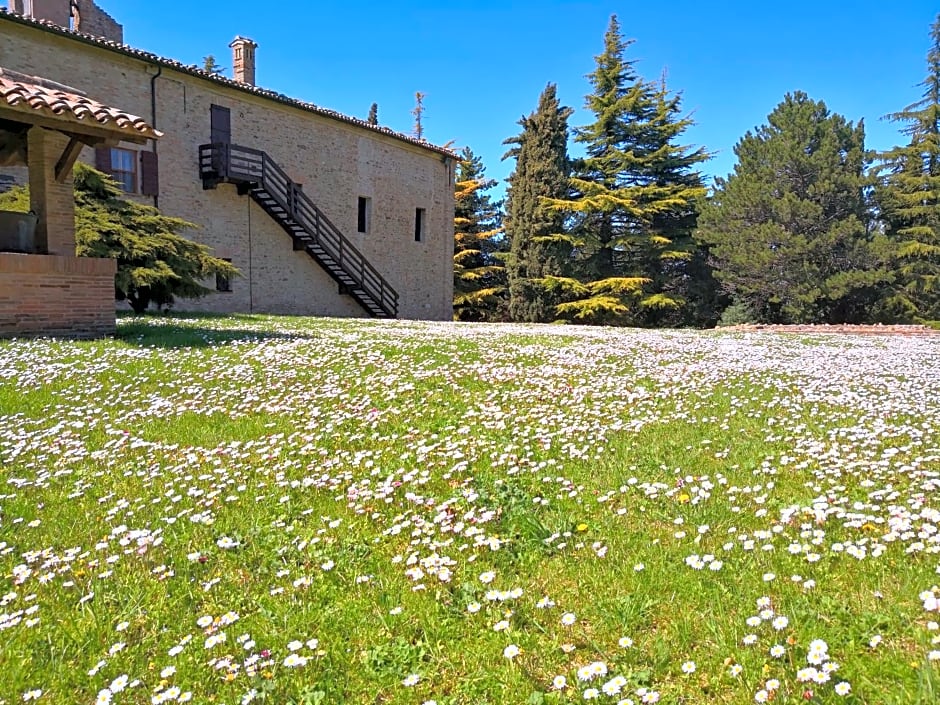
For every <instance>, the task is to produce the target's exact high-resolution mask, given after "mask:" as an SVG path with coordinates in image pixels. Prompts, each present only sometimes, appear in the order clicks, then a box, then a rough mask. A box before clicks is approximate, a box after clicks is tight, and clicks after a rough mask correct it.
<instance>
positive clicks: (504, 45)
mask: <svg viewBox="0 0 940 705" xmlns="http://www.w3.org/2000/svg"><path fill="white" fill-rule="evenodd" d="M97 1H98V4H99V5H100V6H101V7H103V8H104V9H105V10H107V11H108V12H110V13H111V14H112V15H114V17H115V18H116V19H117V20H118V21H119V22H121V23H122V24H123V25H124V30H125V41H126V42H128V43H129V44H131V45H133V46H135V47H138V48H141V49H146V50H149V51H153V52H155V53H158V54H161V55H164V56H167V57H170V58H174V59H178V60H180V61H182V62H184V63H194V64H199V65H201V64H202V59H203V57H204V56H206V55H207V54H213V55H215V57H216V59H217V60H218V62H219V63H220V64H221V65H222V66H223V67H225V68H226V69H230V67H231V63H232V62H231V58H230V55H229V52H230V50H229V48H228V43H229V42H230V41H231V40H232V38H233V37H234V36H235V35H236V34H241V35H244V36H248V37H251V38H252V39H254V40H255V41H257V42H258V44H259V45H260V46H259V49H258V53H257V56H258V76H257V81H258V84H259V85H261V86H263V87H265V88H270V89H273V90H276V91H279V92H282V93H285V94H287V95H290V96H293V97H297V98H301V99H304V100H308V101H310V102H313V103H316V104H318V105H321V106H324V107H327V108H331V109H334V110H338V111H340V112H343V113H346V114H350V115H355V116H359V117H363V118H364V117H365V116H366V115H367V113H368V110H369V105H370V104H371V103H372V102H373V101H374V102H377V103H378V105H379V120H380V122H381V123H382V124H383V125H387V126H389V127H391V128H393V129H396V130H399V131H404V132H409V131H410V130H411V128H412V122H413V118H412V116H411V114H410V110H411V109H412V108H413V107H414V94H415V91H421V92H423V93H425V94H426V96H427V97H426V98H425V108H426V113H425V117H424V125H425V136H426V138H427V139H429V140H430V141H432V142H434V143H436V144H443V143H446V142H449V141H453V143H454V144H455V145H456V146H459V147H462V146H464V145H469V146H470V147H471V148H472V149H473V150H474V152H476V153H477V154H478V155H480V156H482V158H483V160H484V164H485V166H486V168H487V174H488V176H490V177H492V178H497V179H500V180H502V179H505V178H506V176H508V174H509V172H510V171H511V169H512V164H513V162H512V161H511V160H508V161H505V162H503V161H500V160H501V157H502V155H503V154H504V152H505V147H504V146H503V145H502V142H503V140H504V139H506V138H507V137H509V136H512V135H514V134H516V133H517V132H518V125H517V124H516V122H517V120H518V119H519V118H520V117H521V116H522V115H523V114H528V113H530V112H531V111H532V110H533V109H534V108H535V106H536V102H537V100H538V96H539V93H540V92H541V90H542V89H543V88H544V86H545V84H546V83H547V82H549V81H551V82H554V83H556V84H557V85H558V91H559V96H560V98H561V99H562V101H563V102H564V103H565V104H566V105H570V106H572V107H574V108H576V110H577V112H576V113H575V114H574V116H573V117H572V119H571V124H572V125H581V124H585V123H587V122H589V121H590V119H591V118H590V114H589V113H586V112H585V111H584V109H583V105H584V96H585V94H586V93H587V92H588V90H589V84H588V82H587V80H586V78H585V75H586V74H587V73H589V72H590V71H592V70H593V68H594V57H595V55H597V54H599V53H600V52H601V50H602V48H603V35H604V31H605V29H606V28H607V23H608V19H609V17H610V15H611V14H613V13H616V14H617V15H618V17H619V19H620V22H621V25H622V27H623V31H624V34H625V36H626V37H628V38H632V39H635V40H636V41H635V44H634V45H633V46H632V47H631V49H630V50H629V53H628V57H632V58H636V59H638V60H639V64H638V66H637V68H638V70H639V72H640V73H641V74H642V75H643V76H644V77H646V78H650V79H652V78H658V77H659V76H660V75H661V73H662V71H663V69H666V70H667V71H668V77H669V85H670V86H671V88H672V89H673V90H676V91H681V92H682V95H683V107H684V109H685V110H687V111H688V112H690V113H692V115H693V118H694V119H695V121H696V122H697V124H696V126H695V127H694V128H692V129H690V130H689V131H688V132H687V133H686V141H687V142H688V143H689V144H694V145H704V146H705V147H706V148H708V149H709V150H711V151H712V152H715V153H716V156H715V158H714V159H713V160H712V161H710V162H708V163H707V164H706V165H705V166H704V171H705V173H706V174H708V175H709V176H714V175H724V174H727V173H728V172H730V171H731V169H732V168H733V166H734V154H733V151H732V150H733V147H734V145H735V143H736V142H737V141H738V139H739V138H740V137H741V136H742V135H743V134H744V133H745V132H746V131H747V130H749V129H752V128H754V127H755V126H757V125H759V124H761V123H763V122H764V121H765V119H766V117H767V114H768V113H769V112H770V111H771V110H773V108H774V106H776V105H777V103H779V102H780V100H781V99H782V98H783V96H784V94H785V93H787V92H790V91H794V90H803V91H805V92H807V93H808V94H809V95H810V96H811V97H812V98H815V99H821V100H824V101H825V102H826V104H827V105H828V106H829V108H830V109H831V110H833V111H836V112H839V113H842V114H843V115H845V116H846V117H847V118H848V119H850V120H853V121H855V120H859V119H861V118H864V119H865V124H866V131H867V135H868V145H869V147H871V148H875V149H883V148H887V147H890V146H892V145H893V144H896V143H900V141H901V139H902V138H901V137H900V136H899V133H898V127H897V126H896V125H894V124H891V123H888V122H886V121H884V120H882V119H881V118H882V116H884V115H885V114H887V113H889V112H892V111H896V110H899V109H901V108H903V107H904V106H906V105H908V104H910V103H912V102H914V101H915V100H917V99H919V97H920V95H921V88H920V87H919V86H918V85H917V84H918V83H919V82H920V81H921V80H922V79H923V77H924V74H925V56H926V52H927V48H928V44H929V37H928V34H929V30H930V25H931V23H932V22H933V20H934V18H935V17H936V14H937V12H938V10H940V5H938V4H937V3H936V2H927V0H896V1H895V2H889V1H888V0H857V1H853V0H815V1H812V2H811V1H807V0H788V1H787V2H761V1H757V2H754V1H749V2H739V1H732V0H713V1H712V2H705V1H703V0H672V1H666V0H664V1H662V2H650V1H646V2H628V1H627V0H621V1H619V2H606V1H601V0H593V1H589V0H584V1H581V2H574V1H571V2H561V1H557V0H539V1H534V0H529V1H521V0H476V1H471V2H466V1H465V2H459V3H457V2H447V1H446V0H415V1H412V2H398V1H395V0H387V1H385V2H368V1H367V2H352V1H350V0H345V1H343V2H338V1H336V0H309V1H301V2H273V1H271V2H264V0H200V1H199V2H157V1H156V0H97ZM229 75H230V74H229Z"/></svg>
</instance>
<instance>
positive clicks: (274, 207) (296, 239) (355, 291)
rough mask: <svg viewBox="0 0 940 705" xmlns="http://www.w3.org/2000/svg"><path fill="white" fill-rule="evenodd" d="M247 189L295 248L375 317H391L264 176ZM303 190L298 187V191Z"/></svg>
mask: <svg viewBox="0 0 940 705" xmlns="http://www.w3.org/2000/svg"><path fill="white" fill-rule="evenodd" d="M281 178H282V177H281ZM242 193H244V191H242ZM248 193H249V194H250V195H251V197H252V199H253V200H254V201H255V202H256V203H257V204H258V205H260V206H261V208H262V209H263V210H264V211H265V212H266V213H267V214H268V215H269V216H271V218H272V219H273V220H274V221H276V222H277V223H278V225H280V226H281V227H282V228H283V229H284V230H285V232H287V234H288V235H290V236H291V238H292V240H293V244H294V249H295V250H296V251H301V250H304V251H306V252H307V254H309V255H310V256H311V257H312V258H313V259H314V260H316V262H317V263H318V264H319V265H320V266H321V267H323V269H324V270H326V272H327V273H328V274H329V275H330V276H331V277H333V279H335V280H336V281H337V282H339V284H340V285H341V286H342V287H343V289H344V290H346V293H348V294H349V295H351V296H352V297H353V298H354V299H355V300H356V301H357V303H359V305H360V306H362V308H363V309H365V311H366V312H367V313H368V314H369V315H371V316H373V317H376V318H391V317H394V314H390V313H389V312H388V311H386V310H385V307H384V305H383V304H382V302H381V301H380V300H379V299H377V298H376V297H373V296H372V295H371V294H370V293H369V292H368V291H367V290H366V289H364V288H363V282H360V281H359V280H358V279H357V278H356V275H354V274H351V273H350V272H348V271H347V270H346V269H345V267H344V266H343V265H342V264H341V263H340V262H339V261H337V260H336V259H335V258H334V257H333V255H332V254H331V252H330V251H328V250H327V249H326V248H325V247H324V246H323V245H322V243H321V242H320V241H319V239H318V237H317V236H316V235H315V234H314V233H313V232H311V231H310V230H308V229H307V228H306V227H305V226H304V225H303V224H302V223H301V222H299V221H297V220H295V218H294V217H293V216H292V215H291V213H290V212H289V211H288V209H287V208H286V207H285V205H283V204H282V203H281V201H280V198H279V197H278V196H275V195H274V194H273V193H272V192H270V191H268V190H267V188H266V187H265V186H264V177H263V176H262V177H261V179H260V180H259V181H258V182H256V184H253V188H250V189H248ZM302 193H303V192H302V191H301V194H302ZM302 198H306V196H303V195H302ZM312 207H313V209H314V210H315V209H316V206H312ZM316 226H317V227H319V223H317V224H316ZM339 237H340V242H341V243H342V242H344V240H343V238H342V236H341V235H339Z"/></svg>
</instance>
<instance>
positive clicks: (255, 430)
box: [0, 316, 940, 705]
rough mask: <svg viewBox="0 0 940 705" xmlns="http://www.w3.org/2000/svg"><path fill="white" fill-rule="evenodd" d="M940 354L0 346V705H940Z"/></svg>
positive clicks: (583, 339)
mask: <svg viewBox="0 0 940 705" xmlns="http://www.w3.org/2000/svg"><path fill="white" fill-rule="evenodd" d="M938 572H940V339H934V338H887V337H858V338H856V337H849V336H831V337H830V336H822V335H815V336H787V335H768V334H760V333H740V332H738V333H730V332H676V331H666V332H652V331H649V332H646V331H632V330H606V329H590V328H578V327H546V326H543V327H539V326H528V327H527V326H487V325H461V324H430V323H416V322H403V321H398V322H388V321H352V320H319V319H304V318H273V317H271V318H268V317H262V316H237V317H226V318H221V317H190V318H187V317H183V316H177V317H172V318H154V319H147V320H143V321H135V320H132V319H122V320H121V321H120V323H119V337H118V339H116V340H107V341H97V342H63V341H49V340H45V341H7V342H0V703H4V704H6V705H12V704H13V703H20V702H23V701H32V700H36V701H38V702H40V703H111V702H113V703H175V702H193V703H219V704H221V703H224V704H226V705H239V704H247V703H249V702H256V703H261V702H263V703H271V704H272V705H286V704H295V705H301V704H304V705H319V704H320V703H323V704H326V703H337V704H339V703H370V704H374V705H381V704H384V703H390V704H391V703H394V704H402V705H404V704H408V705H422V703H424V704H428V703H437V705H449V704H454V705H456V704H458V703H467V704H470V703H473V704H485V703H492V704H496V703H527V704H529V705H542V704H543V703H546V704H549V705H551V704H553V703H568V702H572V703H573V702H581V701H583V700H591V699H596V700H598V702H600V703H622V704H628V703H634V704H636V705H639V704H640V703H655V702H660V703H709V704H712V703H714V704H729V705H730V704H742V705H743V704H744V703H752V702H775V703H797V702H800V703H805V702H811V703H871V704H873V705H874V704H878V705H890V704H893V703H896V704H898V705H901V704H903V705H912V704H915V703H921V704H924V705H926V704H928V703H930V704H933V703H937V702H940V628H938V621H940V605H938V600H940V588H938V587H937V586H938V585H940V575H938Z"/></svg>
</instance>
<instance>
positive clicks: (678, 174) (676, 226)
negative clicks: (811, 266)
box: [553, 15, 708, 324]
mask: <svg viewBox="0 0 940 705" xmlns="http://www.w3.org/2000/svg"><path fill="white" fill-rule="evenodd" d="M632 43H633V42H632V40H631V41H626V40H624V39H623V36H622V34H621V31H620V24H619V22H618V21H617V17H616V15H615V16H612V17H611V19H610V25H609V27H608V29H607V32H606V34H605V37H604V52H603V53H602V54H601V55H600V56H598V57H596V61H597V68H596V69H595V71H594V72H593V73H592V74H590V76H589V79H590V82H591V85H592V87H593V92H592V93H591V94H590V95H588V96H587V100H586V107H587V108H588V109H589V110H590V111H591V112H592V113H593V114H594V116H595V121H594V122H593V123H592V124H590V125H586V126H584V127H582V128H579V129H578V130H577V131H576V137H575V140H576V141H577V142H580V143H581V144H583V145H584V146H585V150H586V153H587V156H586V157H585V158H584V159H583V160H581V162H580V164H579V166H578V168H577V169H576V173H575V175H574V177H573V178H572V179H571V186H572V190H573V192H574V196H573V197H572V198H569V199H559V200H557V201H555V202H554V204H553V205H554V207H556V208H559V209H562V210H564V211H567V212H569V213H571V214H572V216H573V220H574V232H575V234H577V235H578V236H579V247H578V249H577V253H578V255H579V258H578V265H579V266H578V267H577V268H576V269H575V270H574V273H573V276H572V277H570V278H569V279H568V280H567V281H565V282H563V283H562V284H563V286H564V287H565V288H566V290H567V294H568V295H569V296H570V297H571V298H572V299H573V300H571V301H568V302H566V303H563V304H561V305H560V306H559V307H558V311H559V312H560V313H561V314H562V315H564V316H566V317H570V318H574V319H578V320H582V321H585V322H592V323H630V324H652V323H656V322H658V321H659V319H660V318H661V317H662V315H663V312H669V311H675V310H678V309H680V308H681V307H682V306H684V305H685V303H686V301H685V299H684V297H683V288H684V285H683V282H684V281H685V280H686V279H687V276H688V273H687V272H686V269H685V267H684V263H685V262H686V261H688V260H689V259H691V257H692V253H693V250H694V246H693V243H692V240H691V232H692V230H693V228H694V226H695V217H696V208H697V203H698V202H699V201H700V200H702V199H703V198H704V196H705V188H704V186H703V184H702V178H701V175H700V174H699V173H698V172H696V171H694V166H695V165H696V164H698V163H700V162H703V161H705V160H707V159H708V154H707V152H706V151H705V150H704V149H702V148H699V149H693V148H690V147H685V146H680V145H677V144H676V143H675V141H676V140H677V139H678V138H679V137H680V136H681V134H682V133H683V132H684V131H685V130H686V129H687V128H688V127H689V126H690V125H691V124H692V122H691V120H690V119H689V118H687V117H682V116H681V107H680V96H678V95H676V94H672V93H670V92H669V90H668V88H667V86H666V82H665V78H663V80H661V81H659V82H648V81H645V80H644V79H643V78H642V77H640V75H639V74H638V73H637V72H636V69H635V62H634V61H629V60H626V59H625V58H624V54H625V52H626V50H627V49H628V48H629V47H630V46H631V44H632Z"/></svg>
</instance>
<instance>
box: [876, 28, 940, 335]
mask: <svg viewBox="0 0 940 705" xmlns="http://www.w3.org/2000/svg"><path fill="white" fill-rule="evenodd" d="M930 37H931V46H930V50H929V51H928V53H927V77H926V78H925V79H924V81H923V83H922V84H921V85H922V86H923V87H924V97H923V98H922V99H921V100H920V101H918V102H917V103H914V104H913V105H910V106H908V107H906V108H904V110H902V111H900V112H897V113H894V114H893V115H891V116H890V118H891V119H892V120H895V121H897V122H900V123H903V124H905V127H904V130H903V131H904V134H905V135H907V136H908V137H909V142H908V143H907V145H905V146H903V147H895V148H894V149H892V150H890V151H888V152H885V153H884V154H882V155H881V159H882V165H881V168H880V175H881V178H880V182H879V185H878V188H877V189H876V199H877V202H878V206H879V209H880V211H881V218H882V221H883V223H884V227H885V233H886V235H887V237H888V238H889V240H890V242H891V244H892V246H893V247H892V249H893V255H894V269H895V274H896V283H895V286H894V287H893V288H892V293H891V295H890V297H889V298H888V300H887V302H886V305H887V308H888V311H889V312H890V313H891V314H893V315H894V316H895V317H896V318H898V319H901V320H909V321H910V320H924V319H926V320H940V15H938V16H937V19H936V20H935V22H934V24H933V27H932V28H931V34H930Z"/></svg>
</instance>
